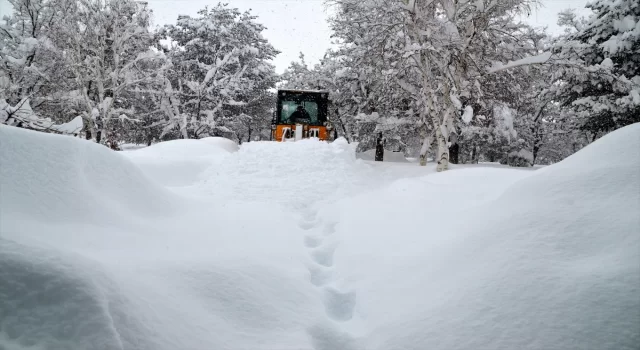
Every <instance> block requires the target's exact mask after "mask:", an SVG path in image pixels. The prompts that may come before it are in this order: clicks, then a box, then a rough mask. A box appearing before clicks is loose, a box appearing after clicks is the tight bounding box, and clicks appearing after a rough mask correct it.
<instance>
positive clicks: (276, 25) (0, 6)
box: [0, 0, 588, 73]
mask: <svg viewBox="0 0 640 350" xmlns="http://www.w3.org/2000/svg"><path fill="white" fill-rule="evenodd" d="M147 1H148V2H149V5H150V7H151V9H152V10H153V13H154V24H155V25H163V24H167V23H175V21H176V19H177V17H178V15H179V14H188V15H195V14H196V13H197V12H198V10H200V9H202V8H204V7H205V6H207V5H209V6H212V5H215V4H216V3H218V1H217V0H213V1H212V0H147ZM587 1H588V0H543V1H542V3H543V5H544V6H543V7H542V8H540V9H538V10H537V11H535V12H534V13H532V14H531V16H530V17H529V18H527V19H526V20H527V21H528V22H529V23H530V24H532V25H534V26H548V27H549V30H550V31H551V32H554V33H559V32H560V30H559V28H558V26H557V25H556V21H557V13H558V12H559V11H561V10H563V9H566V8H576V9H582V11H581V12H582V13H583V14H586V13H587V12H586V11H585V10H584V5H585V4H586V3H587ZM222 2H227V3H229V5H230V6H233V7H237V8H239V9H240V10H243V11H244V10H249V9H251V10H252V13H253V14H255V15H257V16H258V17H259V18H258V21H259V22H260V23H262V24H264V25H265V26H266V27H267V30H266V31H265V32H264V36H265V37H266V38H267V39H269V41H270V42H271V43H272V45H273V46H275V48H276V49H278V50H280V51H281V52H282V53H281V54H280V55H278V57H276V59H275V60H274V64H275V65H276V70H277V71H278V73H281V72H283V71H284V70H285V69H286V68H287V66H288V65H289V63H290V62H291V61H294V60H297V59H298V56H299V55H300V52H303V53H304V54H305V57H306V60H307V62H308V63H309V64H314V63H316V62H317V61H318V60H319V59H320V58H322V56H323V55H324V53H325V51H326V50H327V48H329V47H330V45H331V39H330V35H331V31H330V29H329V26H328V24H327V22H326V18H327V15H328V11H329V9H327V8H326V6H325V5H324V0H226V1H222ZM10 12H11V6H10V5H9V3H8V2H7V0H0V14H2V15H5V14H9V13H10Z"/></svg>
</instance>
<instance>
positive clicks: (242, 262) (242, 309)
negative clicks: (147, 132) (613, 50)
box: [0, 124, 640, 350]
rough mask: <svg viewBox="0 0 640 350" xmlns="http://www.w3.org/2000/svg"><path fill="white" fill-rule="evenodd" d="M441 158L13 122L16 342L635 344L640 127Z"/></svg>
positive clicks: (388, 348)
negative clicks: (552, 151) (564, 145)
mask: <svg viewBox="0 0 640 350" xmlns="http://www.w3.org/2000/svg"><path fill="white" fill-rule="evenodd" d="M433 168H434V167H433V166H432V165H430V166H428V167H426V168H424V167H419V166H417V165H416V164H415V163H410V162H389V163H374V162H370V161H366V160H363V159H357V158H356V156H355V152H354V149H353V148H352V146H351V145H349V144H347V143H345V142H343V141H342V140H339V141H337V142H334V143H331V144H326V143H320V142H316V141H310V140H305V141H301V142H297V143H284V144H283V143H272V142H252V143H248V144H244V145H242V146H241V147H240V148H237V147H236V146H235V145H234V144H232V143H230V142H227V141H226V140H221V139H205V140H198V141H195V140H182V141H172V142H167V143H161V144H158V145H154V146H151V147H148V148H143V149H139V150H132V151H127V152H113V151H111V150H109V149H107V148H105V147H103V146H98V145H95V144H92V143H90V142H87V141H83V140H79V139H74V138H70V137H64V136H56V135H47V134H42V133H36V132H31V131H25V130H21V129H16V128H11V127H6V126H0V349H12V350H13V349H38V350H40V349H105V350H106V349H141V350H147V349H148V350H163V349H167V350H169V349H171V350H175V349H194V350H195V349H203V350H204V349H229V350H232V349H247V350H253V349H287V350H293V349H304V350H306V349H309V350H311V349H314V350H361V349H367V350H394V349H398V350H400V349H403V350H405V349H416V350H417V349H442V350H450V349H492V350H493V349H532V350H533V349H535V350H538V349H554V350H555V349H567V350H569V349H594V350H596V349H597V350H605V349H611V350H613V349H616V350H621V349H638V344H640V297H638V296H639V295H640V125H638V124H636V125H632V126H629V127H626V128H624V129H621V130H618V131H616V132H614V133H612V134H610V135H607V136H605V137H603V138H602V139H600V140H598V141H597V142H595V143H594V144H592V145H590V146H589V147H587V148H585V149H584V150H582V151H580V152H578V153H577V154H575V155H574V156H572V157H570V158H569V159H567V160H565V161H563V162H561V163H558V164H556V165H553V166H549V167H544V168H542V169H538V170H526V169H509V168H505V167H499V166H495V165H493V166H483V165H475V166H457V167H454V169H453V170H451V171H448V172H445V173H437V174H436V173H433Z"/></svg>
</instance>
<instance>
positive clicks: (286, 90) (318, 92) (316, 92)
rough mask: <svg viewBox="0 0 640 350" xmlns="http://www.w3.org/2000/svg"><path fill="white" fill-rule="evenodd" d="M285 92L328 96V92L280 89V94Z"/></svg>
mask: <svg viewBox="0 0 640 350" xmlns="http://www.w3.org/2000/svg"><path fill="white" fill-rule="evenodd" d="M281 91H284V92H303V93H315V94H328V93H329V91H326V90H298V89H278V93H280V92H281Z"/></svg>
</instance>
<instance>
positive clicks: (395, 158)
mask: <svg viewBox="0 0 640 350" xmlns="http://www.w3.org/2000/svg"><path fill="white" fill-rule="evenodd" d="M356 157H357V158H358V159H362V160H368V161H375V159H376V150H375V149H370V150H368V151H365V152H361V153H358V154H357V155H356ZM383 161H384V162H397V163H408V162H409V160H407V158H405V156H404V153H402V152H393V151H389V150H384V157H383Z"/></svg>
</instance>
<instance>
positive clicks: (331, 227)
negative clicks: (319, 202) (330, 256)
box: [322, 222, 338, 236]
mask: <svg viewBox="0 0 640 350" xmlns="http://www.w3.org/2000/svg"><path fill="white" fill-rule="evenodd" d="M337 225H338V223H337V222H330V223H327V224H326V225H325V226H324V229H323V230H322V232H323V233H324V234H325V236H329V235H332V234H334V233H336V226H337Z"/></svg>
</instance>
